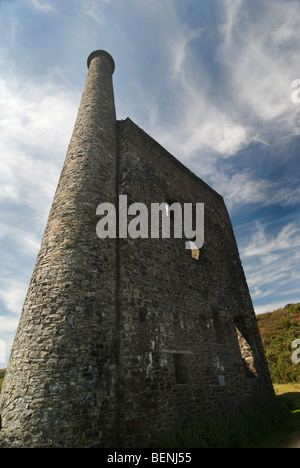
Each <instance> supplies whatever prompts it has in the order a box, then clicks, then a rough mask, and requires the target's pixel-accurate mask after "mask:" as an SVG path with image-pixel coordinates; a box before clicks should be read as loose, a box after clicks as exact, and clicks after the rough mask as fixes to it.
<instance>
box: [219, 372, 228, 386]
mask: <svg viewBox="0 0 300 468" xmlns="http://www.w3.org/2000/svg"><path fill="white" fill-rule="evenodd" d="M218 379H219V385H220V387H226V381H225V377H224V375H219V376H218Z"/></svg>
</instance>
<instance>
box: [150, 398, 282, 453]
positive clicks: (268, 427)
mask: <svg viewBox="0 0 300 468" xmlns="http://www.w3.org/2000/svg"><path fill="white" fill-rule="evenodd" d="M289 419H290V414H289V411H288V409H287V405H286V402H285V401H283V400H281V399H280V398H278V397H276V398H267V399H262V400H260V401H256V402H255V403H252V404H250V405H248V406H246V405H245V406H241V407H240V408H239V410H238V411H235V412H234V413H232V414H230V415H227V416H219V417H212V416H208V417H204V418H203V419H201V421H196V420H194V421H191V422H190V423H189V424H188V425H187V426H186V427H185V428H184V429H181V430H178V431H177V432H176V434H173V435H170V436H167V437H166V438H164V439H162V440H160V441H159V442H156V444H155V445H154V447H155V448H254V447H256V446H259V445H260V441H261V440H263V441H265V439H266V437H270V436H271V435H272V434H273V433H274V431H278V430H279V428H282V427H286V425H287V424H289Z"/></svg>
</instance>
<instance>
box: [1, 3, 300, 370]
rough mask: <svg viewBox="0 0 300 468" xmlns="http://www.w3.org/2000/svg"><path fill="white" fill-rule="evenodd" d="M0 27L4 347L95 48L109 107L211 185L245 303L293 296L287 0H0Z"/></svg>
mask: <svg viewBox="0 0 300 468" xmlns="http://www.w3.org/2000/svg"><path fill="white" fill-rule="evenodd" d="M0 30H1V42H0V258H1V262H0V340H4V341H5V344H6V349H7V353H6V354H7V355H8V353H9V349H10V346H11V342H12V340H13V336H14V334H15V331H16V327H17V324H18V320H19V317H20V313H21V309H22V304H23V302H24V298H25V295H26V291H27V288H28V284H29V281H30V277H31V273H32V270H33V267H34V263H35V259H36V256H37V253H38V250H39V245H40V241H41V238H42V235H43V231H44V228H45V224H46V221H47V216H48V212H49V209H50V206H51V202H52V198H53V194H54V191H55V188H56V185H57V181H58V178H59V175H60V171H61V169H62V165H63V162H64V158H65V154H66V150H67V146H68V143H69V140H70V137H71V133H72V129H73V125H74V122H75V118H76V114H77V110H78V106H79V102H80V98H81V94H82V91H83V87H84V82H85V79H86V74H87V67H86V60H87V57H88V55H89V54H90V52H92V51H93V50H95V49H105V50H107V51H108V52H109V53H110V54H111V55H112V56H113V58H114V60H115V63H116V70H115V73H114V88H115V99H116V109H117V117H118V118H119V119H123V118H126V117H127V116H129V117H130V118H131V119H132V120H133V121H134V122H135V123H136V124H137V125H139V126H140V127H142V128H143V129H144V130H145V131H146V132H147V133H149V134H150V135H151V136H153V137H154V138H155V139H156V140H157V141H159V142H160V143H161V144H162V145H163V146H164V147H165V148H166V149H167V150H169V151H170V152H171V153H172V154H174V156H176V157H177V158H178V159H179V160H180V161H182V162H183V163H184V164H185V165H186V166H188V167H189V168H190V169H191V170H193V171H194V172H195V173H196V174H197V175H199V176H200V177H201V178H202V179H204V180H205V181H206V182H207V183H208V184H210V185H211V186H212V187H214V188H215V190H217V191H218V192H219V193H220V194H222V195H223V196H224V198H225V201H226V204H227V207H228V209H229V212H230V215H231V219H232V223H233V226H234V230H235V233H236V238H237V242H238V246H239V250H240V254H241V258H242V262H243V265H244V268H245V272H246V276H247V280H248V284H249V287H250V291H251V295H252V299H253V303H254V306H255V310H256V312H257V313H261V312H265V311H269V310H273V309H275V308H277V307H279V306H284V305H285V304H287V303H291V302H300V287H299V280H300V249H299V247H300V235H299V234H300V218H299V214H300V187H299V174H300V159H299V143H300V104H297V103H294V102H292V99H291V95H292V92H293V91H294V89H293V88H292V82H293V81H294V80H295V79H300V66H299V49H300V2H299V1H298V0H297V1H294V0H205V1H204V0H0ZM137 201H138V200H137ZM199 202H201V200H200V201H199ZM2 354H3V353H2ZM0 361H1V356H0ZM0 367H1V362H0Z"/></svg>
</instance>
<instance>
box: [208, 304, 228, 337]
mask: <svg viewBox="0 0 300 468" xmlns="http://www.w3.org/2000/svg"><path fill="white" fill-rule="evenodd" d="M211 314H212V320H213V324H214V329H215V333H216V339H217V342H218V343H224V341H225V336H224V331H225V330H224V323H223V321H222V317H221V314H220V312H219V311H217V310H212V313H211Z"/></svg>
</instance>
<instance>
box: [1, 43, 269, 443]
mask: <svg viewBox="0 0 300 468" xmlns="http://www.w3.org/2000/svg"><path fill="white" fill-rule="evenodd" d="M88 65H89V73H88V77H87V81H86V85H85V89H84V93H83V97H82V101H81V104H80V109H79V113H78V117H77V121H76V124H75V128H74V132H73V135H72V139H71V142H70V145H69V148H68V152H67V156H66V160H65V164H64V167H63V170H62V174H61V178H60V181H59V184H58V188H57V191H56V194H55V197H54V201H53V205H52V208H51V212H50V215H49V219H48V222H47V226H46V230H45V234H44V237H43V241H42V245H41V250H40V253H39V256H38V258H37V262H36V266H35V269H34V272H33V275H32V280H31V283H30V287H29V290H28V294H27V298H26V301H25V304H24V309H23V313H22V316H21V320H20V324H19V327H18V331H17V334H16V339H15V342H14V346H13V350H12V353H11V358H10V362H9V366H8V370H7V373H6V377H5V382H4V385H3V391H2V394H1V401H0V414H1V425H2V427H1V431H0V440H1V442H0V443H1V444H2V446H9V447H14V446H21V447H116V446H118V445H121V446H123V447H128V446H136V444H144V443H150V442H151V441H153V440H155V439H156V438H158V437H161V436H162V435H164V434H165V433H168V432H169V431H170V430H172V429H175V428H176V427H178V425H180V424H183V423H184V422H185V421H186V420H187V419H190V418H192V417H201V416H202V415H203V414H206V413H219V412H223V411H226V410H228V409H231V408H233V407H234V406H235V405H237V404H238V403H240V402H241V401H243V400H247V399H249V398H250V397H253V396H258V395H262V394H264V395H266V394H272V392H273V390H272V385H271V380H270V377H269V373H268V368H267V364H266V360H265V357H264V352H263V348H262V344H261V340H260V336H259V333H258V328H257V325H256V319H255V315H254V311H253V307H252V303H251V298H250V295H249V291H248V287H247V283H246V280H245V276H244V272H243V268H242V265H241V262H240V258H239V254H238V249H237V246H236V242H235V238H234V234H233V230H232V226H231V223H230V219H229V216H228V213H227V210H226V207H225V205H224V202H223V199H222V197H221V196H220V195H218V194H217V193H216V192H215V191H214V190H212V189H211V188H210V187H209V186H208V185H207V184H205V183H204V182H203V181H202V180H200V179H199V178H198V177H196V176H195V175H194V174H193V173H192V172H190V171H189V170H188V169H187V168H186V167H184V166H183V165H182V164H181V163H180V162H179V161H178V160H176V159H175V158H174V157H173V156H172V155H170V154H169V153H168V152H167V151H166V150H165V149H163V148H162V147H161V146H160V145H159V144H158V143H157V142H155V141H154V140H153V139H152V138H151V137H150V136H148V135H147V134H146V133H145V132H143V131H142V130H141V129H140V128H139V127H137V126H136V125H135V124H134V123H133V122H132V121H131V120H130V119H126V120H125V121H121V122H117V121H116V116H115V107H114V96H113V87H112V72H113V70H114V63H113V60H112V58H111V57H110V56H109V55H108V54H107V53H106V52H104V51H97V52H96V53H93V54H92V55H91V56H90V58H89V61H88ZM119 195H127V197H128V204H131V203H133V202H142V203H144V204H146V205H147V206H148V207H149V209H150V204H151V203H162V202H169V203H171V202H175V201H176V202H179V203H180V204H183V203H204V204H205V243H204V246H203V248H201V249H200V251H197V250H196V249H194V251H191V250H187V249H186V248H185V240H184V239H174V238H170V239H131V238H127V239H126V238H125V239H123V238H120V239H99V238H98V237H97V234H96V225H97V222H98V220H99V218H98V217H97V216H96V208H97V206H98V205H99V204H100V203H103V202H110V203H113V204H114V205H115V206H116V207H117V208H118V199H119V198H118V197H119Z"/></svg>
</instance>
